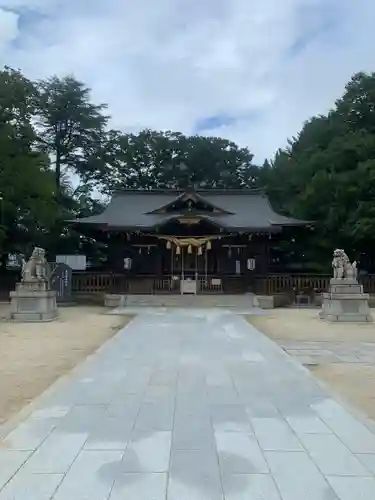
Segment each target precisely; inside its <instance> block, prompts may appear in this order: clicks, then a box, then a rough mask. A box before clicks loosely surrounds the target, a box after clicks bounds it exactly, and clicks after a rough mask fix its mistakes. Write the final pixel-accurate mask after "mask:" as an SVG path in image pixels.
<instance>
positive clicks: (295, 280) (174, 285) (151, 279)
mask: <svg viewBox="0 0 375 500" xmlns="http://www.w3.org/2000/svg"><path fill="white" fill-rule="evenodd" d="M331 277H332V276H330V275H328V274H320V275H319V274H315V275H313V274H273V275H269V276H258V277H256V278H255V282H254V286H253V290H254V292H256V293H258V294H262V295H274V294H277V293H291V294H292V293H301V292H302V293H309V292H311V293H315V294H317V293H321V292H324V291H326V290H328V288H329V282H330V279H331ZM360 282H361V284H363V287H364V291H365V292H367V293H372V294H375V275H368V276H366V277H364V278H363V279H360ZM211 283H212V282H211V277H209V279H208V280H207V283H206V280H205V279H203V278H201V279H200V290H201V291H202V292H203V293H205V292H206V293H207V292H222V291H223V286H222V285H220V286H216V285H215V286H211ZM222 283H224V280H222ZM224 285H225V283H224ZM232 288H233V287H232V286H231V287H228V286H224V292H226V293H236V292H237V293H239V290H234V289H232ZM227 289H228V290H227ZM72 291H73V293H160V292H164V293H165V292H172V293H176V292H178V291H179V281H174V280H172V277H171V276H165V277H163V278H158V277H155V276H136V277H132V276H126V275H123V274H111V273H109V272H107V273H98V272H96V273H90V272H84V273H73V280H72Z"/></svg>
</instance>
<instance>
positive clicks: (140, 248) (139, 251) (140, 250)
mask: <svg viewBox="0 0 375 500" xmlns="http://www.w3.org/2000/svg"><path fill="white" fill-rule="evenodd" d="M138 253H139V255H141V253H142V247H139V250H138Z"/></svg>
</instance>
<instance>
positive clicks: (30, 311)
mask: <svg viewBox="0 0 375 500" xmlns="http://www.w3.org/2000/svg"><path fill="white" fill-rule="evenodd" d="M10 299H11V313H10V319H11V320H13V321H20V322H35V321H37V322H38V321H41V322H43V321H53V320H54V319H56V318H57V317H58V311H57V305H56V292H55V291H53V290H51V289H50V286H49V283H48V278H47V261H46V258H45V250H44V249H43V248H39V247H35V248H34V250H33V253H32V254H31V257H30V259H29V260H28V261H27V262H24V263H23V266H22V279H21V282H20V283H17V285H16V290H15V291H14V292H10Z"/></svg>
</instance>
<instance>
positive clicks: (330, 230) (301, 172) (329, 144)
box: [262, 73, 375, 266]
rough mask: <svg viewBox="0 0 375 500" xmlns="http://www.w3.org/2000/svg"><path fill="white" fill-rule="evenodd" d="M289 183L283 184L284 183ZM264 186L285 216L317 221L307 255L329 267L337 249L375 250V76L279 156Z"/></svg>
mask: <svg viewBox="0 0 375 500" xmlns="http://www.w3.org/2000/svg"><path fill="white" fill-rule="evenodd" d="M280 179H283V183H282V184H281V183H280ZM262 181H263V183H264V185H265V187H266V189H267V191H268V193H269V195H270V198H271V200H272V201H274V202H275V203H276V204H277V205H279V206H280V207H282V209H283V210H284V212H285V213H288V214H291V215H294V216H296V217H300V218H303V219H308V220H314V221H316V223H315V231H314V232H313V233H311V235H310V237H309V238H308V241H306V240H305V241H304V242H303V244H304V247H305V250H303V249H302V247H301V249H300V250H301V253H303V252H304V253H305V254H306V253H307V254H308V253H310V256H309V260H310V261H311V260H315V262H317V261H320V262H326V263H327V266H328V265H329V260H330V257H331V253H332V249H333V248H335V247H344V248H347V249H349V248H350V249H351V253H352V257H353V258H356V256H357V255H358V254H360V253H362V252H368V251H369V248H371V249H372V248H373V247H374V244H375V73H371V74H365V73H358V74H356V75H354V76H353V78H352V79H351V80H350V82H349V83H348V84H347V85H346V87H345V92H344V94H343V96H342V97H341V98H340V99H338V100H337V101H336V103H335V106H334V108H333V109H332V110H331V111H330V112H329V113H328V114H327V116H323V115H321V116H317V117H314V118H312V119H311V120H309V121H308V122H306V123H305V124H304V126H303V128H302V130H301V132H300V133H299V134H298V135H297V137H294V138H293V139H292V140H291V141H290V142H289V145H288V147H287V148H285V149H284V150H282V151H281V150H280V151H278V153H277V154H276V156H275V158H274V160H273V162H271V165H270V166H268V167H267V168H266V170H265V172H264V174H263V175H262ZM371 251H372V250H371ZM374 257H375V255H374Z"/></svg>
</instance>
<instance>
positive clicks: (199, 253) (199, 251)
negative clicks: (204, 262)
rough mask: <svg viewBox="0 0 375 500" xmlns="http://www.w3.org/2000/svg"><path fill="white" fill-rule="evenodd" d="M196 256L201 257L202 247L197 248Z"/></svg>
mask: <svg viewBox="0 0 375 500" xmlns="http://www.w3.org/2000/svg"><path fill="white" fill-rule="evenodd" d="M198 255H202V247H198Z"/></svg>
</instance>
